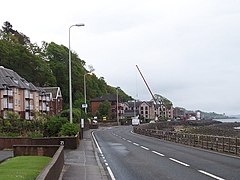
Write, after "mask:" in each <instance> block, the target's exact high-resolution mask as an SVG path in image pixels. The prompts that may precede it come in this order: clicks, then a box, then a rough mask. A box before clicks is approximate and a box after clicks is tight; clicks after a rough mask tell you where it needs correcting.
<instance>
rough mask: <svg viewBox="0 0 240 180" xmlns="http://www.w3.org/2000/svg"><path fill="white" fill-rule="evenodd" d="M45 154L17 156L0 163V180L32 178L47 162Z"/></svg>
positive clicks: (26, 179)
mask: <svg viewBox="0 0 240 180" xmlns="http://www.w3.org/2000/svg"><path fill="white" fill-rule="evenodd" d="M50 160H51V158H49V157H45V156H18V157H14V158H11V159H8V160H7V161H5V162H3V163H2V164H0V179H1V180H18V179H21V180H33V179H35V178H36V177H37V176H38V175H39V173H40V172H41V171H42V169H43V168H44V167H45V166H46V165H47V164H48V163H49V161H50Z"/></svg>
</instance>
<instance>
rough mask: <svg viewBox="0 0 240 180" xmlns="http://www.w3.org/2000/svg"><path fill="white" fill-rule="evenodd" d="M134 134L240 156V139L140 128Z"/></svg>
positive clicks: (136, 128) (135, 128) (135, 129)
mask: <svg viewBox="0 0 240 180" xmlns="http://www.w3.org/2000/svg"><path fill="white" fill-rule="evenodd" d="M134 132H135V133H138V134H142V135H146V136H151V137H155V138H159V139H163V140H167V141H172V142H175V143H180V144H185V145H189V146H194V147H200V148H203V149H210V150H213V151H218V152H222V153H228V154H235V155H237V156H240V138H233V137H224V136H210V135H201V134H187V133H177V132H172V131H162V130H154V129H143V128H140V127H134Z"/></svg>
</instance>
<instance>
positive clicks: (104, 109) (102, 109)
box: [98, 101, 111, 117]
mask: <svg viewBox="0 0 240 180" xmlns="http://www.w3.org/2000/svg"><path fill="white" fill-rule="evenodd" d="M110 107H111V104H110V102H109V101H104V102H102V103H100V104H99V107H98V113H99V115H100V116H101V117H103V116H107V117H110V115H111V111H110Z"/></svg>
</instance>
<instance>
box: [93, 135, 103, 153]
mask: <svg viewBox="0 0 240 180" xmlns="http://www.w3.org/2000/svg"><path fill="white" fill-rule="evenodd" d="M92 137H93V140H94V142H95V144H96V145H97V148H98V150H99V152H100V154H103V153H102V150H101V148H100V146H99V145H98V142H97V140H96V138H95V135H94V132H92Z"/></svg>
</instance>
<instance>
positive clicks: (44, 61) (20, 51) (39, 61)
mask: <svg viewBox="0 0 240 180" xmlns="http://www.w3.org/2000/svg"><path fill="white" fill-rule="evenodd" d="M68 52H69V49H68V48H67V47H65V46H64V45H58V44H56V43H54V42H50V43H47V42H44V41H43V43H42V45H41V46H38V45H37V44H33V43H31V41H30V38H29V37H27V36H26V35H25V34H23V33H21V32H19V31H17V30H15V29H13V27H12V25H11V24H10V23H9V22H5V23H4V25H3V26H2V29H1V30H0V65H1V66H4V67H6V68H9V69H12V70H14V71H15V72H17V73H18V74H19V75H20V76H21V77H23V78H25V79H26V80H27V81H29V82H32V83H33V84H34V85H36V86H59V87H60V88H61V91H62V95H63V108H64V109H66V108H68V104H69V103H68V102H69V87H68V84H69V83H68V82H69V77H68ZM71 55H72V58H71V59H72V94H73V97H72V98H73V107H76V108H79V107H80V105H81V104H82V103H84V87H83V83H84V82H83V77H84V74H86V73H88V70H87V69H86V68H85V66H86V62H85V61H83V60H81V59H80V58H79V56H78V54H76V53H75V52H71ZM86 83H87V87H88V88H87V100H90V99H92V98H95V97H97V96H101V95H106V94H109V93H111V94H116V89H115V87H112V86H110V85H108V84H107V83H106V82H105V80H104V77H97V76H96V75H95V74H93V75H91V76H86ZM119 97H120V98H121V99H122V100H123V101H127V100H130V99H131V97H130V96H128V95H127V94H126V93H125V92H124V91H122V90H119Z"/></svg>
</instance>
